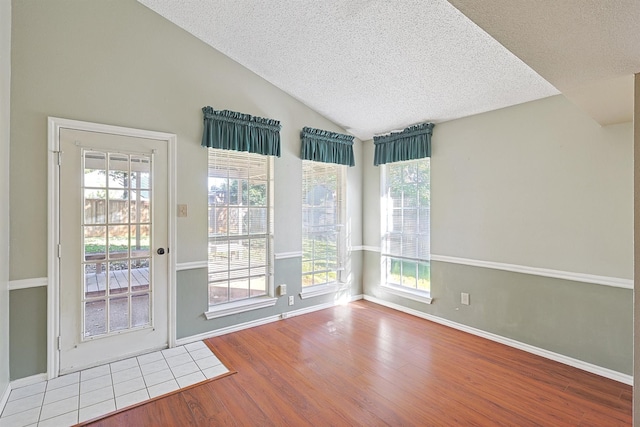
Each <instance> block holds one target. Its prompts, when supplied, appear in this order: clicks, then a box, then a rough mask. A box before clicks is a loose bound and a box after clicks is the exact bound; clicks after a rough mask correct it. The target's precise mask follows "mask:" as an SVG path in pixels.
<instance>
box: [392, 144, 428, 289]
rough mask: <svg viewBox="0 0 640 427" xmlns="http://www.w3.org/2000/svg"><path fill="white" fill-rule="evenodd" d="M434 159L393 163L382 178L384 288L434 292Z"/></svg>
mask: <svg viewBox="0 0 640 427" xmlns="http://www.w3.org/2000/svg"><path fill="white" fill-rule="evenodd" d="M429 202H430V158H428V157H427V158H423V159H419V160H411V161H405V162H397V163H389V164H386V165H384V166H383V177H382V209H381V213H382V218H381V226H382V245H381V255H382V259H381V263H382V266H381V270H382V276H383V277H382V283H383V285H386V286H389V287H392V288H396V289H401V290H406V291H414V292H418V293H421V294H424V295H428V293H429V292H430V282H431V279H430V262H429V260H430V231H429V230H430V203H429Z"/></svg>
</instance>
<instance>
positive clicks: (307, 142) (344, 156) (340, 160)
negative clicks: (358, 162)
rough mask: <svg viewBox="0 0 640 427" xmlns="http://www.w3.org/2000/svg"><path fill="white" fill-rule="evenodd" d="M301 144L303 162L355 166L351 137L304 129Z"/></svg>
mask: <svg viewBox="0 0 640 427" xmlns="http://www.w3.org/2000/svg"><path fill="white" fill-rule="evenodd" d="M300 142H301V145H302V147H301V149H300V157H302V159H303V160H314V161H316V162H323V163H337V164H339V165H347V166H355V161H354V158H353V136H351V135H345V134H342V133H336V132H330V131H328V130H322V129H314V128H310V127H304V128H303V129H302V132H300Z"/></svg>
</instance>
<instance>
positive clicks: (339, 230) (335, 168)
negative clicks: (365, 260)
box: [302, 160, 346, 287]
mask: <svg viewBox="0 0 640 427" xmlns="http://www.w3.org/2000/svg"><path fill="white" fill-rule="evenodd" d="M345 175H346V166H344V165H337V164H333V163H321V162H314V161H310V160H303V161H302V286H303V287H309V286H315V285H324V284H331V283H336V282H338V280H339V271H340V270H341V269H342V266H343V264H344V259H345V256H346V249H345V226H344V218H345V214H344V208H345V200H344V197H345V193H346V191H345V182H346V180H345Z"/></svg>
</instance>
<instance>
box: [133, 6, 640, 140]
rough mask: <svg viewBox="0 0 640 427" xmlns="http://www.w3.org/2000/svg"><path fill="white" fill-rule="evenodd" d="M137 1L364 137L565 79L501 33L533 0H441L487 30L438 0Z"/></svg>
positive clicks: (500, 102) (514, 100)
mask: <svg viewBox="0 0 640 427" xmlns="http://www.w3.org/2000/svg"><path fill="white" fill-rule="evenodd" d="M138 1H139V2H140V3H142V4H144V5H146V6H147V7H149V8H150V9H152V10H154V11H155V12H157V13H159V14H160V15H162V16H164V17H165V18H167V19H168V20H169V21H171V22H173V23H175V24H176V25H178V26H180V27H182V28H183V29H185V30H186V31H188V32H190V33H191V34H193V35H194V36H196V37H198V38H199V39H201V40H203V41H204V42H206V43H208V44H209V45H211V46H212V47H214V48H215V49H217V50H219V51H220V52H222V53H223V54H225V55H227V56H229V57H230V58H232V59H233V60H235V61H237V62H238V63H240V64H241V65H243V66H245V67H246V68H248V69H249V70H251V71H253V72H255V73H256V74H258V75H259V76H261V77H263V78H264V79H266V80H267V81H269V82H271V83H272V84H274V85H275V86H277V87H278V88H280V89H281V90H283V91H284V92H286V93H288V94H290V95H291V96H293V97H295V98H296V99H298V100H300V101H301V102H303V103H304V104H306V105H307V106H309V107H310V108H312V109H314V110H315V111H317V112H319V113H320V114H322V115H324V116H325V117H327V118H328V119H330V120H332V121H333V122H335V123H336V124H338V125H339V126H341V127H343V128H344V129H345V130H347V131H348V132H350V133H352V134H353V135H355V136H356V137H358V138H360V139H362V140H367V139H370V138H371V137H372V136H373V135H375V134H380V133H385V132H389V131H392V130H398V129H402V128H404V127H406V126H408V125H411V124H415V123H419V122H423V121H432V122H435V123H438V122H443V121H447V120H452V119H455V118H459V117H465V116H468V115H472V114H477V113H481V112H484V111H490V110H495V109H498V108H503V107H507V106H510V105H515V104H519V103H523V102H527V101H531V100H535V99H539V98H543V97H547V96H551V95H554V94H557V93H558V90H557V89H556V88H555V87H554V86H553V85H552V84H550V83H549V82H548V81H547V80H549V81H551V82H552V83H554V81H558V82H560V83H562V84H563V85H564V84H565V79H564V78H560V77H558V76H557V75H556V74H554V73H552V72H551V71H549V69H550V68H551V69H553V67H551V66H547V65H548V64H546V63H543V64H542V65H541V66H540V70H542V71H544V72H545V73H546V74H542V72H541V74H542V75H548V76H551V78H550V77H547V80H545V79H543V78H542V77H541V76H540V75H539V74H538V72H536V71H534V70H533V69H532V68H530V66H529V65H531V66H533V68H535V69H536V70H538V68H537V66H538V63H537V62H536V61H533V63H529V62H528V61H527V58H530V57H532V54H531V53H530V50H531V49H532V47H531V46H530V44H525V43H523V42H522V41H521V40H520V38H521V37H520V36H517V35H516V36H513V35H511V34H510V31H513V28H512V27H513V26H514V25H515V26H516V29H519V27H518V26H519V25H522V23H521V22H519V21H520V20H521V19H525V18H526V15H527V13H530V11H531V9H535V8H537V7H538V4H539V2H525V3H523V2H511V0H486V1H483V2H467V1H464V0H452V1H451V2H452V3H453V4H455V5H456V7H459V8H460V9H461V10H462V12H464V13H465V14H466V13H469V16H471V18H472V19H474V20H475V21H476V22H478V23H479V25H480V26H488V27H490V28H489V29H488V30H487V32H485V30H486V28H485V30H483V29H481V28H480V27H479V26H478V25H476V24H475V23H474V22H472V21H471V20H470V19H469V18H467V17H466V16H465V15H463V13H461V12H460V11H459V10H458V9H456V8H455V7H453V6H452V5H451V4H450V3H449V2H447V1H445V0H431V1H428V2H426V1H421V0H400V1H393V2H390V1H386V0H350V1H343V0H321V1H311V0H304V1H300V0H278V1H270V2H265V1H255V0H236V1H230V0H138ZM543 1H544V2H546V3H552V2H554V1H555V0H543ZM578 1H582V0H568V2H569V3H570V2H573V3H575V2H578ZM584 1H588V2H590V3H593V2H596V1H599V0H584ZM620 1H621V2H628V1H637V0H620ZM480 3H481V4H482V6H479V4H480ZM505 3H507V4H508V3H512V5H511V6H510V7H508V8H507V9H505V10H506V11H508V12H509V13H513V15H514V16H513V21H514V22H515V23H512V24H510V25H511V26H510V25H506V24H504V23H501V22H502V20H504V21H507V22H511V21H510V20H511V19H512V16H510V15H506V14H505V13H504V12H505V11H504V10H501V9H500V8H499V7H502V6H503V5H504V4H505ZM516 3H517V4H518V7H515V6H514V5H515V4H516ZM560 3H563V2H560ZM604 3H606V2H604ZM637 3H640V2H637ZM469 4H473V5H476V7H470V8H469V7H467V8H465V7H463V6H469ZM484 7H487V10H490V11H491V12H492V13H494V14H496V16H495V17H492V18H491V19H489V18H490V17H487V13H484V12H483V10H484V9H483V8H484ZM518 8H520V9H518ZM466 9H471V10H470V11H468V10H466ZM514 9H515V11H514ZM538 15H539V14H538ZM538 15H535V16H538ZM240 17H241V18H240ZM495 21H498V23H499V24H500V25H502V26H500V25H498V24H496V23H495ZM492 25H493V26H497V27H498V29H499V31H498V30H494V29H493V28H494V27H492ZM525 28H529V27H527V26H525ZM489 34H491V36H490V35H489ZM494 37H495V39H494ZM496 39H497V40H498V41H499V42H498V41H496ZM503 40H506V42H505V41H503ZM514 40H515V41H514ZM563 42H564V40H563ZM503 45H504V46H507V47H509V49H510V50H511V52H514V53H515V54H516V55H518V57H521V58H523V59H525V61H527V63H528V64H529V65H527V64H525V62H523V61H522V60H520V59H519V58H518V57H516V56H515V55H514V54H512V53H511V52H510V51H509V50H507V48H505V47H504V46H503ZM522 45H524V47H521V46H522ZM624 47H625V49H627V50H633V49H634V46H627V45H625V46H624ZM534 48H535V46H534ZM565 48H566V46H565ZM519 49H523V50H524V54H523V55H521V54H520V52H519ZM543 50H544V49H543ZM534 51H535V49H534ZM625 52H626V51H625ZM534 53H535V52H534ZM623 53H624V52H623ZM533 58H534V59H536V58H538V56H535V55H533ZM622 62H624V61H622ZM616 67H617V68H616ZM616 67H614V68H616V70H617V71H616V72H618V73H619V72H620V69H626V68H625V67H624V64H623V65H617V66H616ZM627 68H629V67H628V66H627ZM540 70H538V71H539V72H540ZM582 74H585V73H582ZM560 75H563V74H562V70H561V72H560ZM610 77H611V78H613V77H615V76H613V75H612V76H610ZM554 79H555V80H554ZM554 84H555V83H554ZM558 87H559V86H558ZM214 108H221V109H222V108H225V106H224V105H217V106H214Z"/></svg>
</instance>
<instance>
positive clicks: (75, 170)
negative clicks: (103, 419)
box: [58, 128, 169, 374]
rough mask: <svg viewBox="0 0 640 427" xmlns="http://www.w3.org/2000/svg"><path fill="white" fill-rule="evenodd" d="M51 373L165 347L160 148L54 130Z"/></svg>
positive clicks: (164, 186) (136, 140)
mask: <svg viewBox="0 0 640 427" xmlns="http://www.w3.org/2000/svg"><path fill="white" fill-rule="evenodd" d="M59 138H60V148H59V150H60V151H61V154H60V162H59V163H60V167H59V174H60V175H59V180H58V182H59V206H60V207H59V230H60V231H59V243H60V246H59V263H60V264H59V306H58V307H59V310H58V313H59V337H58V349H59V373H60V374H64V373H68V372H73V371H77V370H80V369H84V368H87V367H90V366H96V365H99V364H102V363H106V362H110V361H113V360H117V359H121V358H125V357H129V356H132V355H135V354H140V353H143V352H145V351H149V350H154V349H158V348H163V347H166V346H167V345H168V342H169V340H168V312H169V304H168V267H169V264H168V259H169V257H168V255H167V253H168V250H169V249H168V242H169V239H168V236H169V233H168V230H169V227H168V208H167V207H168V185H169V183H168V179H167V176H168V174H167V168H168V165H167V162H168V142H167V141H162V140H156V139H146V138H141V137H131V136H123V135H115V134H110V133H101V132H92V131H85V130H76V129H65V128H61V129H60V134H59Z"/></svg>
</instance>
